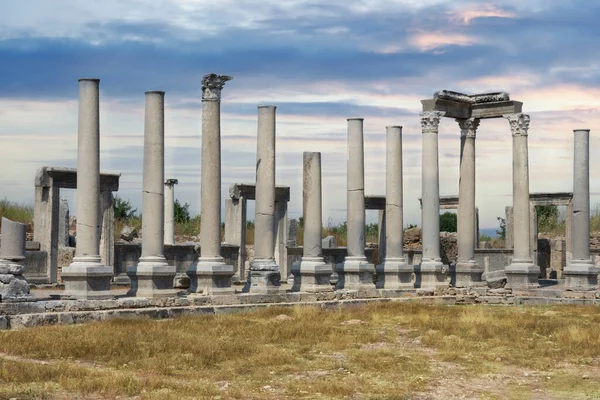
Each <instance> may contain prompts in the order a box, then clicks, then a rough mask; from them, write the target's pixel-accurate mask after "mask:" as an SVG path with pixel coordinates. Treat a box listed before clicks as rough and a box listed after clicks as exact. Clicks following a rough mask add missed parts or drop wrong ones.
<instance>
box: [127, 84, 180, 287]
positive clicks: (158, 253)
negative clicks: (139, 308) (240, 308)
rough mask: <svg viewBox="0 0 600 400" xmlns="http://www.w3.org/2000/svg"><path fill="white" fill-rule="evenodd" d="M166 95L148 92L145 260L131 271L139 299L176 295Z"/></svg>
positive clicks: (144, 226)
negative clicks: (169, 238)
mask: <svg viewBox="0 0 600 400" xmlns="http://www.w3.org/2000/svg"><path fill="white" fill-rule="evenodd" d="M164 164H165V93H164V92H146V111H145V119H144V172H143V183H142V256H141V257H140V261H139V263H138V264H137V265H136V266H134V267H132V268H129V269H128V270H127V275H128V276H129V278H130V279H131V289H130V290H129V294H131V295H134V296H138V297H166V296H173V295H175V293H176V292H175V290H174V289H173V279H175V267H174V266H170V265H169V264H168V263H167V260H166V258H165V256H164V241H163V239H164V222H165V221H164V203H165V197H164V183H163V182H164V175H165V174H164Z"/></svg>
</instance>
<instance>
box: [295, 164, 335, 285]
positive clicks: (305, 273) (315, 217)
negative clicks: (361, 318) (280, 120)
mask: <svg viewBox="0 0 600 400" xmlns="http://www.w3.org/2000/svg"><path fill="white" fill-rule="evenodd" d="M302 187H303V191H302V199H303V202H302V215H303V216H304V244H303V249H302V260H301V262H300V263H298V264H294V265H293V266H292V274H293V275H294V284H293V286H292V291H302V292H313V293H314V292H329V291H331V290H333V289H332V287H331V284H330V283H329V277H330V276H331V266H329V265H328V264H325V260H324V259H323V248H322V247H321V244H322V243H321V236H322V235H321V233H322V232H321V230H322V227H323V221H322V218H323V217H322V203H321V192H322V188H321V153H316V152H314V153H309V152H305V153H304V154H303V186H302Z"/></svg>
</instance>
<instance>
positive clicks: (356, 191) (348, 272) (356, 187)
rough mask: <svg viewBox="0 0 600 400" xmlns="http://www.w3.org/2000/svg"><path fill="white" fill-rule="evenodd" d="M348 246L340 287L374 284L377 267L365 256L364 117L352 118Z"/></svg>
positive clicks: (349, 149) (348, 189)
mask: <svg viewBox="0 0 600 400" xmlns="http://www.w3.org/2000/svg"><path fill="white" fill-rule="evenodd" d="M346 173H347V196H348V197H347V206H346V207H347V217H346V218H347V221H346V223H347V226H348V231H347V239H346V242H347V250H348V255H347V256H346V259H345V260H344V263H343V264H340V265H338V267H337V270H338V275H339V279H338V281H337V284H336V288H337V289H350V290H357V289H370V288H374V284H373V273H374V272H375V267H374V266H373V264H370V263H369V262H368V261H367V258H366V257H365V245H366V243H365V161H364V140H363V118H349V119H348V164H347V172H346Z"/></svg>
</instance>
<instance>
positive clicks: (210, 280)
mask: <svg viewBox="0 0 600 400" xmlns="http://www.w3.org/2000/svg"><path fill="white" fill-rule="evenodd" d="M233 274H234V271H233V265H229V264H225V263H224V262H223V257H200V258H199V259H198V262H197V263H196V264H194V265H192V266H191V267H190V268H189V269H188V270H187V275H188V276H189V277H190V287H189V288H188V291H189V292H191V293H202V294H206V295H219V294H234V293H235V289H234V288H232V287H231V277H232V276H233Z"/></svg>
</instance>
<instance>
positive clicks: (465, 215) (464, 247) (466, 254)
mask: <svg viewBox="0 0 600 400" xmlns="http://www.w3.org/2000/svg"><path fill="white" fill-rule="evenodd" d="M457 122H458V124H459V126H460V129H461V135H460V142H461V143H460V144H461V146H460V181H459V189H458V198H459V200H458V263H457V265H456V286H457V287H465V286H472V285H474V284H475V283H476V282H481V275H482V274H483V268H480V267H479V266H478V265H477V263H476V262H475V248H476V247H477V226H476V220H477V217H476V208H475V135H476V132H477V128H478V127H479V119H477V118H468V119H457Z"/></svg>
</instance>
